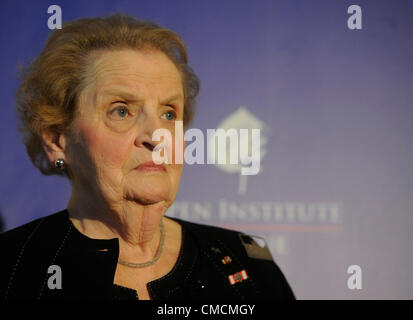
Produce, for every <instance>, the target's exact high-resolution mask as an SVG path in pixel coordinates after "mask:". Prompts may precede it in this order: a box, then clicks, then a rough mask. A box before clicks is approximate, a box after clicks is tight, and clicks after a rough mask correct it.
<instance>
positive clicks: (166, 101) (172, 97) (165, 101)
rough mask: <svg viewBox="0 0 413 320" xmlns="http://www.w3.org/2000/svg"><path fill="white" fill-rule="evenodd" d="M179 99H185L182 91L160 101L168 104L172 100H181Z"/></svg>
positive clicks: (162, 103)
mask: <svg viewBox="0 0 413 320" xmlns="http://www.w3.org/2000/svg"><path fill="white" fill-rule="evenodd" d="M179 99H181V100H183V96H182V94H180V93H176V94H174V95H172V96H170V97H168V98H166V99H164V100H162V101H161V102H160V104H161V105H165V104H168V103H170V102H172V101H175V100H179Z"/></svg>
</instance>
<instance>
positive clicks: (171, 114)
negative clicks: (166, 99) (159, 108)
mask: <svg viewBox="0 0 413 320" xmlns="http://www.w3.org/2000/svg"><path fill="white" fill-rule="evenodd" d="M163 116H164V118H165V119H166V120H175V119H176V113H175V112H174V111H167V112H165V113H164V114H163Z"/></svg>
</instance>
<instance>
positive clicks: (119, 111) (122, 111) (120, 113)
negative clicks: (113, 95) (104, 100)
mask: <svg viewBox="0 0 413 320" xmlns="http://www.w3.org/2000/svg"><path fill="white" fill-rule="evenodd" d="M110 113H111V114H112V116H113V117H115V118H121V119H124V118H126V117H127V116H128V115H129V110H128V108H126V107H124V106H119V107H117V108H115V109H113V110H112V111H111V112H110Z"/></svg>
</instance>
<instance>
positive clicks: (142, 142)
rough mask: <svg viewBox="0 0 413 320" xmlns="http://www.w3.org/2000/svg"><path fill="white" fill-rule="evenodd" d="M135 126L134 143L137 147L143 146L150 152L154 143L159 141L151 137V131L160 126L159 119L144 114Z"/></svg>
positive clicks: (156, 143)
mask: <svg viewBox="0 0 413 320" xmlns="http://www.w3.org/2000/svg"><path fill="white" fill-rule="evenodd" d="M137 127H138V128H137V135H136V139H135V145H136V146H137V147H138V148H145V149H147V150H149V151H150V152H152V151H153V149H154V148H155V147H156V145H158V144H159V143H160V142H159V141H154V140H153V139H152V137H153V133H154V132H155V131H156V130H157V129H160V128H161V124H160V121H159V119H157V117H156V116H150V115H149V116H145V117H143V119H142V120H141V121H139V124H138V125H137Z"/></svg>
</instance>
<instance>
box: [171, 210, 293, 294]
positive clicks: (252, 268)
mask: <svg viewBox="0 0 413 320" xmlns="http://www.w3.org/2000/svg"><path fill="white" fill-rule="evenodd" d="M173 220H175V221H177V222H178V223H180V224H181V226H182V228H183V229H184V230H185V232H189V233H190V234H191V236H192V239H195V241H196V242H197V243H198V246H199V247H200V249H201V250H202V251H203V252H204V254H205V255H206V256H209V258H210V259H214V260H215V261H218V264H219V263H220V261H221V259H222V258H224V257H225V256H226V255H228V256H231V257H236V258H237V260H239V265H240V270H237V271H241V270H243V269H246V270H247V271H248V274H250V275H251V278H253V279H254V281H255V283H256V284H257V286H258V287H259V291H260V292H261V293H262V298H264V299H288V300H290V299H295V296H294V293H293V291H292V289H291V287H290V285H289V284H288V282H287V279H286V278H285V276H284V274H283V272H282V271H281V269H280V268H279V266H278V265H277V263H276V262H275V261H274V259H273V257H272V256H271V253H270V251H269V248H268V247H267V246H266V244H265V246H264V247H262V244H258V243H257V242H256V241H255V240H257V237H255V236H253V235H249V234H246V233H244V232H241V231H237V230H230V229H226V228H221V227H217V226H212V225H204V224H199V223H194V222H188V221H184V220H180V219H176V218H173ZM258 238H259V237H258ZM261 240H263V241H265V240H264V239H262V238H261ZM217 249H218V250H217ZM217 252H218V253H217Z"/></svg>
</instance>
